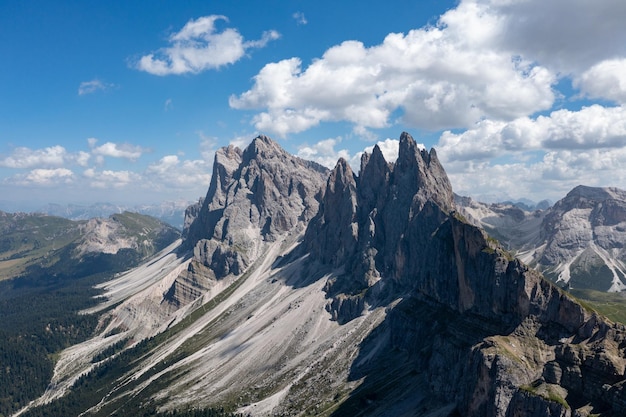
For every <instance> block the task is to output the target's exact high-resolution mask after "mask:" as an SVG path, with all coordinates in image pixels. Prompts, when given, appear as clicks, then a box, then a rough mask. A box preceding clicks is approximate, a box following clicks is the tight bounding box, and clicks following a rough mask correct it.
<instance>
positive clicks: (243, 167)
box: [168, 136, 328, 304]
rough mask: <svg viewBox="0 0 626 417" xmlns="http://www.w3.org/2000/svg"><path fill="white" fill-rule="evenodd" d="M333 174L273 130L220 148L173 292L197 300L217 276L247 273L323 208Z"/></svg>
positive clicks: (192, 216)
mask: <svg viewBox="0 0 626 417" xmlns="http://www.w3.org/2000/svg"><path fill="white" fill-rule="evenodd" d="M327 175H328V170H327V169H326V168H324V167H322V166H321V165H318V164H316V163H314V162H309V161H305V160H302V159H300V158H298V157H295V156H293V155H290V154H289V153H287V152H286V151H285V150H283V149H282V148H281V147H280V146H279V145H278V144H277V143H276V142H274V141H273V140H271V139H270V138H268V137H267V136H259V137H257V138H256V139H254V140H253V141H252V143H251V144H250V145H249V146H248V147H247V148H246V149H245V150H243V151H242V150H240V149H239V148H236V147H234V146H232V145H231V146H228V147H225V148H221V149H219V150H218V151H217V152H216V153H215V161H214V163H213V175H212V177H211V184H210V186H209V190H208V192H207V195H206V197H205V199H204V200H203V201H202V202H201V203H199V204H198V205H196V206H192V207H190V209H188V212H187V218H186V223H187V224H188V225H187V227H186V228H185V229H184V231H183V237H184V238H185V242H184V248H185V249H187V250H192V251H193V260H192V262H191V264H190V267H189V270H188V271H187V273H186V274H182V275H181V277H180V278H179V279H178V280H177V281H176V282H175V283H174V285H173V287H172V289H170V291H169V293H168V298H169V299H170V300H173V301H174V302H175V303H176V304H185V303H187V302H189V301H191V300H192V299H193V298H194V297H197V296H199V295H200V294H202V293H203V292H204V291H205V290H206V289H207V288H208V287H209V286H211V285H212V284H211V282H212V280H215V279H221V278H224V277H226V276H228V275H231V274H232V275H239V274H241V273H242V272H243V271H244V270H245V268H246V267H248V266H249V265H250V264H251V263H252V262H254V261H255V260H256V259H257V258H258V257H259V256H261V255H262V253H263V251H264V250H265V247H266V244H267V243H268V242H272V241H274V240H275V239H276V237H277V236H279V235H281V234H284V233H289V232H294V233H296V232H298V231H301V230H303V229H304V227H306V224H307V222H308V221H309V220H310V219H311V218H312V217H313V216H314V215H315V214H316V213H317V211H318V205H319V202H318V200H317V199H316V195H317V194H318V193H319V191H320V189H321V188H322V184H323V183H324V181H325V180H326V177H327ZM184 294H187V295H184Z"/></svg>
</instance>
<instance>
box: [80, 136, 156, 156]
mask: <svg viewBox="0 0 626 417" xmlns="http://www.w3.org/2000/svg"><path fill="white" fill-rule="evenodd" d="M88 142H89V146H90V147H91V153H92V155H96V156H101V157H104V156H108V157H112V158H124V159H128V160H129V161H135V160H137V159H139V158H140V157H141V155H142V154H143V153H144V151H145V150H144V149H143V148H142V147H140V146H136V145H131V144H128V143H124V144H118V143H113V142H106V143H104V144H102V145H100V146H96V142H97V139H94V138H89V139H88Z"/></svg>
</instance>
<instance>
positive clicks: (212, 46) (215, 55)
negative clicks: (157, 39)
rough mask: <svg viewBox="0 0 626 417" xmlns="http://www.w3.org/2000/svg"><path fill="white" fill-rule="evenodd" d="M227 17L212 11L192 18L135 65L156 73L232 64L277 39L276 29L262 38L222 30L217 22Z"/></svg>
mask: <svg viewBox="0 0 626 417" xmlns="http://www.w3.org/2000/svg"><path fill="white" fill-rule="evenodd" d="M218 21H228V18H227V17H226V16H221V15H210V16H204V17H200V18H198V19H195V20H190V21H189V22H187V24H186V25H185V26H184V27H183V28H182V29H181V30H180V31H179V32H176V33H173V34H172V35H171V36H170V37H169V39H168V41H169V44H170V46H168V47H164V48H161V49H159V50H158V51H157V52H155V53H151V54H148V55H144V56H142V57H141V58H140V59H139V61H138V62H137V63H136V67H137V68H138V69H140V70H142V71H146V72H148V73H151V74H155V75H171V74H176V75H179V74H186V73H194V74H196V73H199V72H202V71H205V70H208V69H216V68H220V67H222V66H225V65H228V64H233V63H235V62H237V61H239V60H240V59H241V58H243V57H244V56H245V54H246V52H247V51H248V50H249V49H252V48H263V47H265V46H266V45H267V43H268V42H270V41H272V40H275V39H278V38H279V37H280V34H279V33H278V32H276V31H274V30H269V31H266V32H264V33H263V35H262V37H261V39H258V40H252V41H246V40H244V38H243V36H242V35H241V34H240V33H239V31H238V30H237V29H233V28H226V29H224V30H222V31H219V30H218V29H217V28H216V22H218Z"/></svg>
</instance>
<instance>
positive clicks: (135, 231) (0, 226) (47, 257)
mask: <svg viewBox="0 0 626 417" xmlns="http://www.w3.org/2000/svg"><path fill="white" fill-rule="evenodd" d="M0 233H1V234H2V237H0V279H8V278H14V277H16V276H19V275H21V274H22V273H24V272H25V271H26V270H27V268H28V267H30V266H33V265H35V266H38V267H50V266H52V265H54V264H55V263H57V262H60V261H62V262H69V261H71V260H82V259H83V258H85V257H89V256H100V255H113V256H114V255H117V254H118V253H119V252H120V251H126V252H125V255H124V257H125V258H127V259H126V260H123V261H122V262H124V263H125V264H126V265H128V266H130V265H132V263H131V262H130V261H131V259H135V260H137V261H138V260H141V259H144V258H146V257H148V256H151V255H153V254H155V253H156V252H158V251H159V250H161V249H163V248H164V247H165V246H167V245H169V244H170V243H172V242H173V241H174V240H176V238H178V237H179V235H180V233H179V232H178V231H177V230H176V229H174V228H173V227H172V226H169V225H167V224H165V223H164V222H161V221H160V220H158V219H155V218H152V217H149V216H146V215H142V214H137V213H130V212H123V213H120V214H113V215H111V216H109V217H108V218H93V219H90V220H85V221H72V220H68V219H65V218H62V217H57V216H49V215H44V214H37V213H31V214H27V213H5V212H0Z"/></svg>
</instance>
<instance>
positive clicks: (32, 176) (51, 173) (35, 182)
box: [4, 168, 75, 187]
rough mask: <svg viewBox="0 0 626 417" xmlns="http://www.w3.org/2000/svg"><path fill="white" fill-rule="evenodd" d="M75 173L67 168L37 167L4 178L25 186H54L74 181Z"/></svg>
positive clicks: (8, 181) (10, 182)
mask: <svg viewBox="0 0 626 417" xmlns="http://www.w3.org/2000/svg"><path fill="white" fill-rule="evenodd" d="M74 179H75V175H74V173H73V172H72V171H71V170H69V169H67V168H52V169H46V168H36V169H33V170H30V171H29V172H28V173H25V174H17V175H14V176H13V177H10V178H7V179H5V180H4V182H5V183H7V184H11V185H18V186H24V187H33V186H46V187H48V186H53V185H60V184H70V183H72V182H73V181H74Z"/></svg>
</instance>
